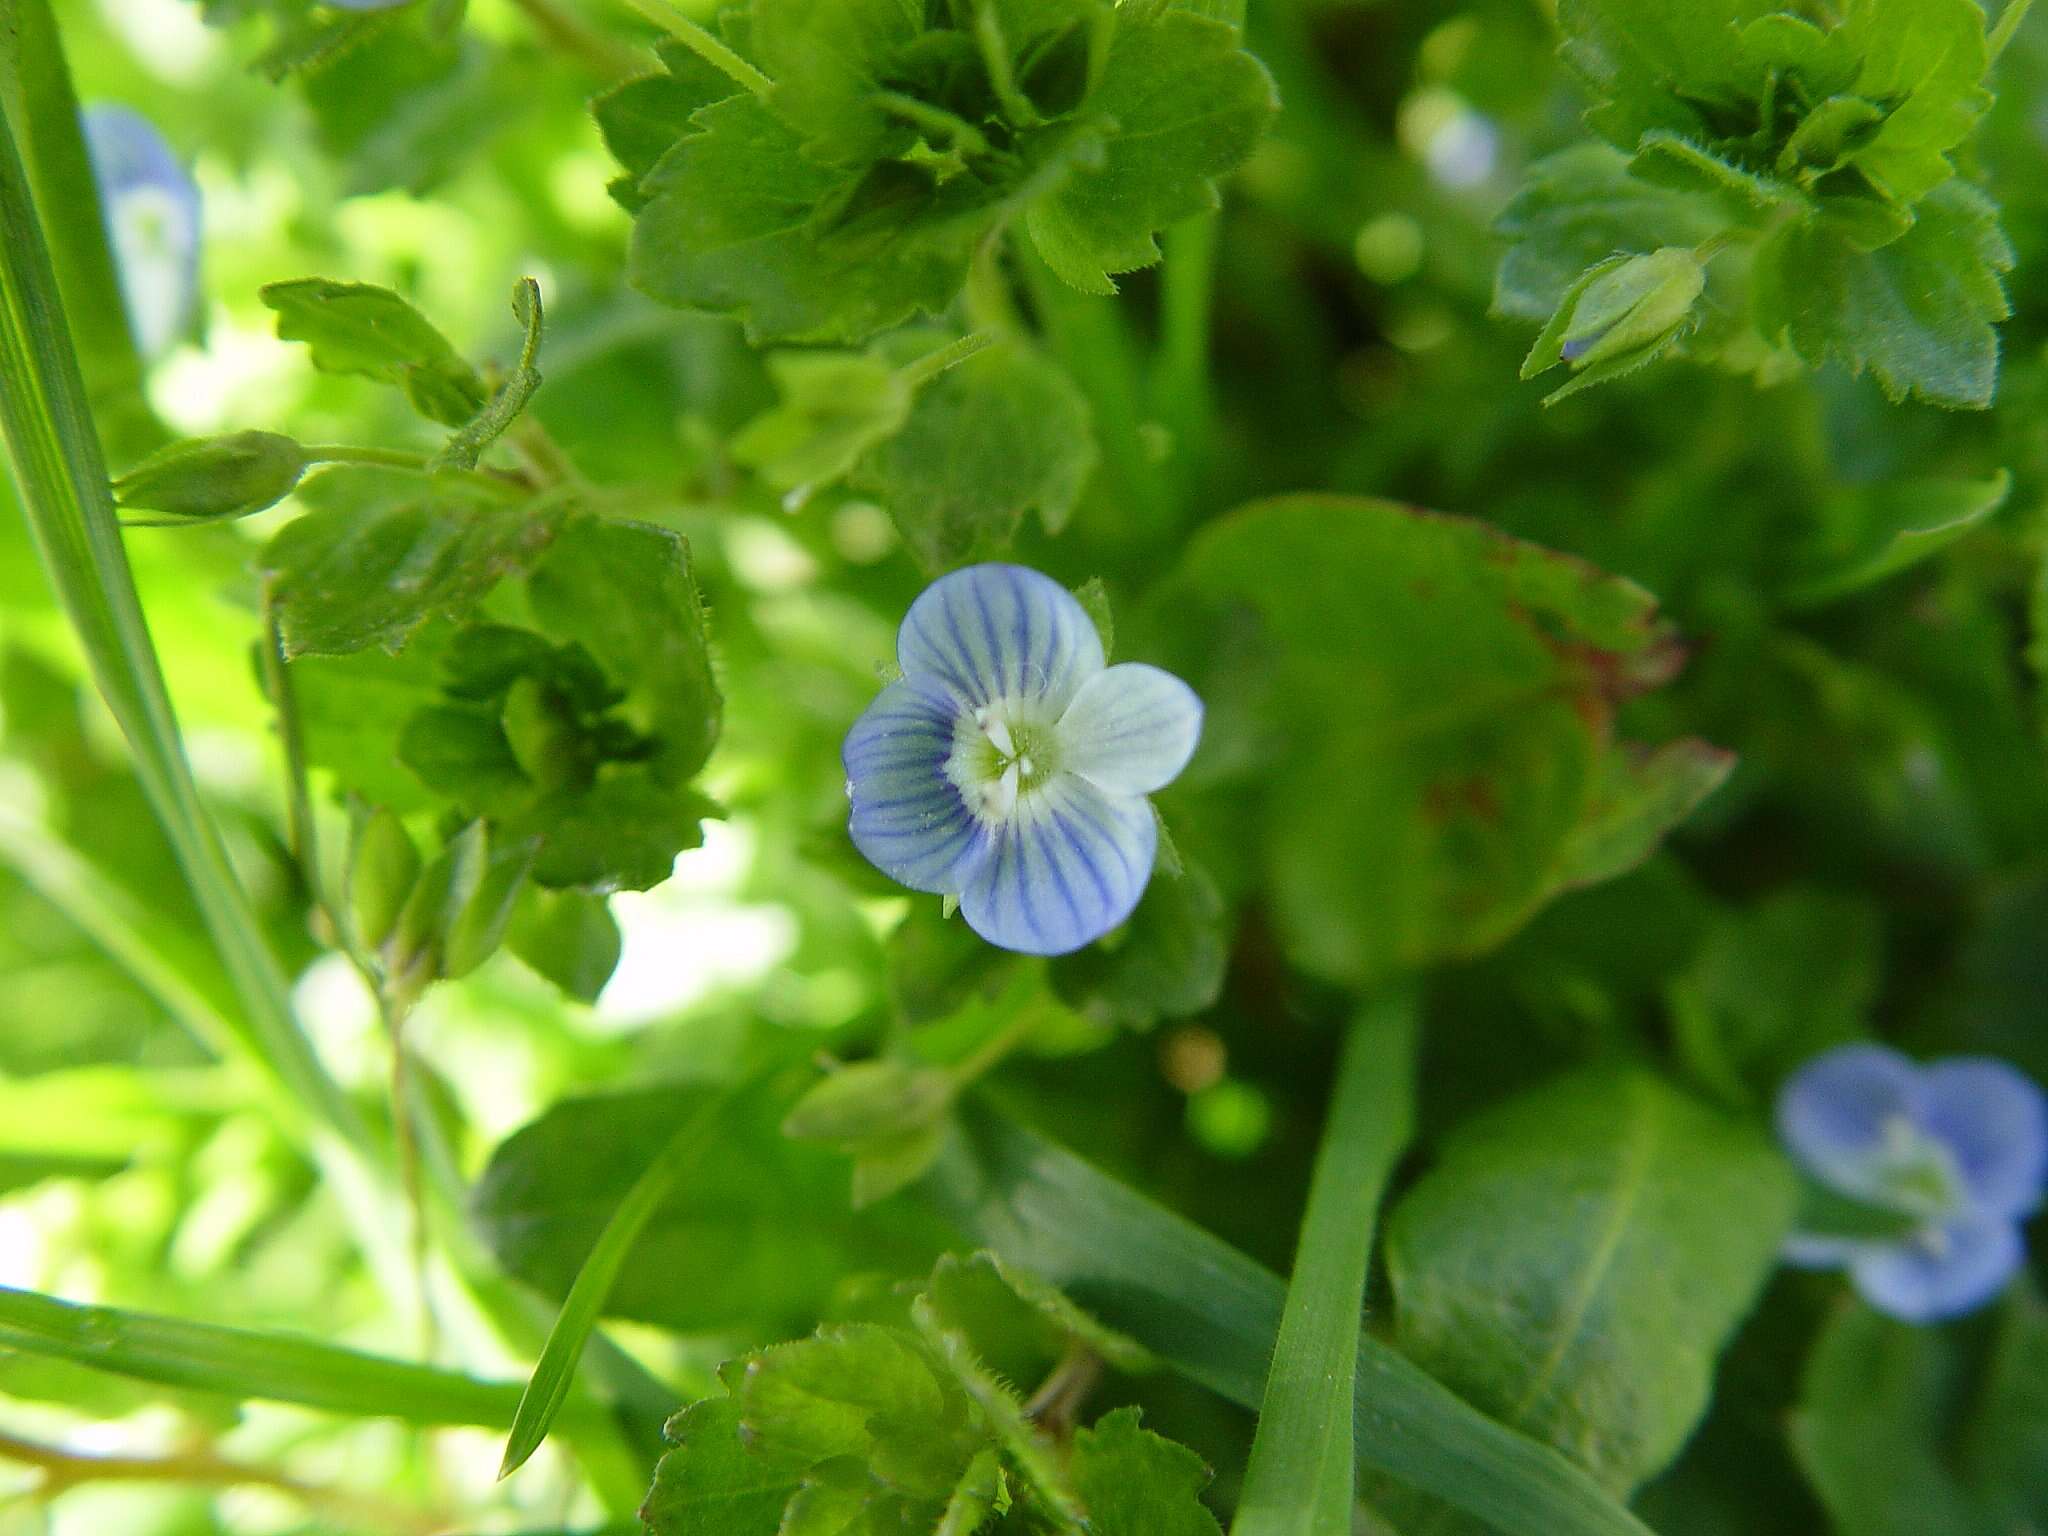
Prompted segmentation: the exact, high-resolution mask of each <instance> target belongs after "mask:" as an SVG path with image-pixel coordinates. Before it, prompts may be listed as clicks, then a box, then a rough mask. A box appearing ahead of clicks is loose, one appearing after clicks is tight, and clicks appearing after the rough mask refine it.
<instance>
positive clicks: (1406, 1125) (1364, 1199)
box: [1231, 991, 1416, 1536]
mask: <svg viewBox="0 0 2048 1536" xmlns="http://www.w3.org/2000/svg"><path fill="white" fill-rule="evenodd" d="M1415 1012H1416V1010H1415V999H1414V996H1413V995H1412V994H1411V993H1408V992H1405V991H1404V992H1401V993H1398V994H1395V995H1392V996H1388V997H1385V998H1382V999H1380V1000H1379V1001H1377V1002H1374V1003H1371V1004H1368V1005H1367V1006H1366V1007H1365V1008H1364V1009H1363V1010H1362V1011H1361V1012H1360V1013H1359V1015H1358V1017H1357V1019H1356V1020H1355V1021H1354V1022H1353V1023H1352V1025H1351V1028H1350V1032H1349V1033H1348V1035H1347V1036H1346V1038H1345V1041H1344V1051H1343V1056H1342V1058H1341V1060H1340V1061H1339V1063H1338V1066H1337V1087H1336V1092H1335V1095H1334V1097H1333V1098H1332V1099H1331V1103H1330V1118H1329V1123H1328V1125H1327V1126H1325V1128H1324V1130H1323V1144H1322V1149H1321V1151H1320V1152H1318V1153H1317V1155H1316V1166H1315V1174H1314V1177H1313V1180H1312V1181H1311V1183H1310V1186H1309V1195H1308V1211H1307V1214H1306V1215H1304V1216H1303V1218H1302V1223H1301V1244H1300V1247H1299V1248H1298V1249H1297V1250H1296V1252H1295V1259H1294V1276H1293V1279H1292V1280H1291V1281H1289V1283H1288V1287H1287V1304H1286V1307H1285V1309H1284V1310H1283V1311H1282V1313H1281V1315H1280V1336H1279V1339H1278V1341H1277V1342H1276V1343H1275V1345H1274V1346H1273V1365H1272V1369H1271V1370H1270V1371H1269V1372H1268V1374H1267V1376H1266V1390H1265V1397H1264V1400H1263V1402H1262V1403H1261V1405H1260V1408H1259V1428H1258V1433H1257V1435H1256V1436H1255V1437H1254V1438H1253V1440H1252V1453H1251V1463H1250V1465H1249V1466H1248V1467H1247V1468H1246V1470H1245V1480H1244V1493H1243V1496H1242V1497H1241V1498H1240V1500H1239V1501H1238V1506H1237V1519H1236V1521H1235V1523H1234V1524H1233V1525H1232V1526H1231V1536H1350V1532H1351V1528H1352V1504H1353V1502H1354V1499H1353V1448H1352V1435H1353V1425H1352V1403H1353V1396H1354V1392H1355V1388H1356V1381H1357V1370H1358V1318H1359V1312H1360V1310H1361V1307H1362V1305H1363V1298H1364V1292H1365V1276H1366V1268H1367V1263H1368V1260H1369V1259H1370V1257H1371V1253H1372V1232H1373V1223H1374V1219H1375V1217H1376V1216H1377V1214H1378V1211H1379V1202H1380V1192H1381V1191H1382V1190H1383V1189H1385V1188H1386V1183H1387V1175H1388V1174H1389V1173H1390V1172H1391V1171H1392V1170H1393V1166H1394V1160H1395V1159H1396V1158H1397V1157H1398V1156H1399V1155H1400V1152H1401V1149H1402V1148H1403V1147H1404V1146H1406V1145H1407V1143H1408V1138H1409V1136H1410V1134H1411V1133H1412V1131H1413V1127H1414V1119H1415Z"/></svg>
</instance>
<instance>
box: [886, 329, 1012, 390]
mask: <svg viewBox="0 0 2048 1536" xmlns="http://www.w3.org/2000/svg"><path fill="white" fill-rule="evenodd" d="M995 339H996V338H995V336H994V335H993V333H991V332H988V331H975V332H973V333H971V334H969V335H966V336H962V337H961V338H960V339H959V340H958V341H950V342H948V343H946V345H945V346H943V347H940V348H939V349H938V350H937V351H934V352H927V353H925V355H924V356H923V357H920V358H917V359H915V360H913V361H911V362H908V363H905V364H904V365H903V366H902V367H901V368H899V369H897V370H896V377H897V378H899V379H901V380H902V381H903V382H904V383H905V384H907V385H909V386H910V388H912V389H913V390H916V389H922V388H924V386H925V385H927V384H929V383H930V382H931V381H932V380H933V379H936V378H937V377H938V376H939V375H940V374H942V373H944V372H945V371H946V370H947V369H948V368H956V367H958V366H959V365H960V364H962V363H964V362H966V361H967V359H969V358H970V357H972V356H974V354H975V353H977V352H981V351H985V350H986V349H987V348H989V347H991V346H994V345H995Z"/></svg>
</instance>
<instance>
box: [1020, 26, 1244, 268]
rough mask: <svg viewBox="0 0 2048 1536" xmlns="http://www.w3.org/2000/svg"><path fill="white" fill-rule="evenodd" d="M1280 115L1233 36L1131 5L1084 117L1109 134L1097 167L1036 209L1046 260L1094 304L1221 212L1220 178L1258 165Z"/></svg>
mask: <svg viewBox="0 0 2048 1536" xmlns="http://www.w3.org/2000/svg"><path fill="white" fill-rule="evenodd" d="M1278 109H1279V102H1278V98H1277V97H1276V95H1275V93H1274V88H1273V81H1272V78H1271V77H1270V76H1269V75H1268V74H1267V73H1266V70H1265V67H1264V66H1263V65H1261V64H1260V63H1259V61H1258V60H1257V59H1255V58H1253V57H1252V56H1251V55H1250V54H1249V53H1246V52H1245V51H1244V50H1243V49H1242V48H1241V47H1240V46H1239V40H1238V35H1237V32H1236V29H1235V28H1232V27H1230V26H1227V25H1225V24H1224V23H1222V22H1217V21H1210V20H1208V19H1206V18H1204V17H1201V16H1196V15H1192V14H1190V13H1188V12H1185V11H1178V10H1162V9H1160V8H1158V7H1146V6H1135V5H1125V6H1121V7H1119V8H1118V11H1117V26H1116V33H1115V36H1114V37H1113V39H1112V40H1111V42H1110V46H1109V54H1108V57H1107V59H1106V60H1105V62H1104V64H1103V68H1102V77H1101V81H1100V83H1099V84H1098V85H1097V86H1096V88H1095V89H1094V90H1093V91H1092V92H1091V93H1090V94H1089V96H1088V98H1087V102H1086V110H1087V112H1088V113H1090V114H1098V115H1100V116H1101V117H1102V118H1104V119H1106V120H1107V123H1108V124H1109V125H1110V126H1108V127H1107V128H1106V130H1105V132H1104V134H1103V140H1102V154H1101V158H1100V161H1099V162H1098V163H1088V164H1083V165H1081V166H1078V167H1077V168H1076V169H1075V170H1074V171H1073V173H1072V174H1071V175H1069V176H1068V177H1067V178H1066V179H1065V180H1064V181H1062V182H1061V183H1060V184H1059V185H1058V186H1056V187H1055V188H1054V189H1053V190H1052V191H1051V193H1050V194H1049V195H1047V196H1046V197H1044V198H1042V199H1040V200H1039V201H1036V202H1034V203H1033V204H1032V206H1031V208H1030V211H1029V212H1028V213H1027V215H1026V224H1027V226H1028V227H1029V229H1030V231H1031V238H1032V240H1033V242H1034V243H1035V244H1036V245H1037V247H1038V251H1039V254H1040V255H1042V256H1043V257H1044V258H1045V262H1046V265H1047V266H1049V267H1051V268H1052V269H1053V271H1055V272H1057V273H1058V274H1059V275H1060V276H1061V277H1062V278H1064V279H1065V280H1066V281H1067V282H1069V283H1071V284H1073V285H1074V286H1075V287H1076V288H1079V289H1081V290H1082V291H1083V292H1086V293H1114V292H1115V291H1116V284H1115V283H1114V282H1113V281H1111V278H1112V277H1113V276H1114V274H1116V273H1119V272H1131V271H1135V270H1136V269H1138V268H1140V267H1148V266H1150V265H1152V263H1154V262H1155V261H1157V260H1158V259H1159V245H1158V242H1157V240H1156V239H1155V238H1154V237H1155V236H1156V235H1157V234H1158V233H1159V232H1160V231H1161V230H1163V229H1165V228H1166V227H1167V226H1168V225H1169V224H1175V223H1178V222H1179V221H1180V220H1182V219H1184V218H1188V217H1190V216H1192V215H1194V214H1197V213H1202V212H1205V211H1207V210H1208V209H1211V208H1214V207H1215V206H1216V202H1217V194H1216V188H1215V181H1216V178H1218V177H1220V176H1222V175H1224V174H1225V173H1226V172H1228V171H1230V170H1233V169H1235V168H1236V166H1237V165H1238V164H1239V163H1240V162H1242V161H1243V160H1244V158H1245V157H1246V156H1247V155H1248V154H1250V153H1251V150H1252V146H1253V145H1255V144H1256V143H1257V142H1258V141H1259V138H1260V136H1261V135H1262V134H1264V133H1265V131H1266V127H1267V125H1268V124H1269V123H1270V122H1271V121H1272V119H1273V115H1274V113H1275V112H1276V111H1278Z"/></svg>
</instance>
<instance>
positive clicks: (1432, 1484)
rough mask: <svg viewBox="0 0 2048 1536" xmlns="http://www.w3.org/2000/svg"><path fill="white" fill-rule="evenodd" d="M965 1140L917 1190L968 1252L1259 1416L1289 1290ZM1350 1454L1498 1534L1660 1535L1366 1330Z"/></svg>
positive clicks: (1135, 1211) (1042, 1161)
mask: <svg viewBox="0 0 2048 1536" xmlns="http://www.w3.org/2000/svg"><path fill="white" fill-rule="evenodd" d="M964 1130H965V1134H963V1135H962V1136H960V1137H958V1138H956V1139H955V1143H954V1145H953V1146H952V1147H950V1148H949V1149H948V1152H947V1155H946V1157H945V1159H944V1160H943V1161H942V1162H941V1163H940V1164H939V1166H938V1168H937V1169H936V1170H934V1173H933V1175H932V1177H931V1178H929V1179H928V1180H927V1181H926V1182H925V1184H924V1185H923V1186H922V1187H923V1189H924V1190H925V1191H926V1193H927V1194H928V1195H929V1196H930V1197H931V1198H932V1199H933V1200H934V1201H935V1202H936V1203H937V1204H938V1206H939V1207H940V1209H941V1210H943V1211H944V1212H945V1213H946V1215H947V1216H949V1217H950V1218H951V1219H952V1220H953V1221H954V1222H955V1223H956V1224H957V1225H958V1226H959V1227H960V1229H961V1231H962V1232H963V1233H964V1234H965V1235H966V1236H967V1237H969V1238H970V1239H971V1240H972V1241H974V1242H977V1243H980V1244H982V1245H984V1246H986V1247H989V1248H992V1249H994V1250H995V1251H996V1252H997V1253H998V1254H999V1255H1001V1256H1002V1257H1004V1258H1007V1259H1009V1260H1011V1261H1012V1262H1014V1263H1016V1264H1019V1265H1022V1266H1024V1267H1026V1268H1028V1269H1029V1270H1031V1271H1032V1273H1034V1274H1037V1275H1039V1276H1042V1277H1043V1278H1044V1279H1046V1280H1048V1281H1050V1282H1051V1283H1052V1284H1054V1285H1057V1286H1059V1287H1061V1288H1062V1289H1063V1290H1065V1291H1066V1292H1067V1293H1068V1294H1069V1295H1070V1296H1072V1297H1073V1298H1074V1300H1075V1301H1076V1302H1077V1303H1079V1304H1080V1305H1081V1306H1083V1307H1086V1308H1087V1309H1088V1310H1089V1311H1091V1312H1093V1313H1095V1314H1096V1316H1098V1317H1100V1318H1101V1319H1102V1320H1103V1321H1104V1322H1105V1323H1107V1324H1109V1326H1110V1327H1112V1328H1116V1329H1119V1330H1120V1331H1122V1332H1124V1333H1127V1334H1129V1335H1130V1336H1131V1337H1132V1338H1134V1339H1136V1340H1138V1342H1140V1343H1141V1344H1144V1345H1145V1346H1146V1347H1147V1348H1149V1349H1151V1350H1152V1351H1153V1352H1154V1353H1155V1354H1157V1355H1158V1356H1159V1357H1160V1358H1161V1359H1163V1360H1165V1361H1167V1362H1168V1363H1169V1364H1170V1365H1172V1366H1173V1367H1174V1368H1175V1369H1176V1370H1178V1371H1180V1372H1181V1374H1183V1375H1185V1376H1187V1377H1188V1378H1189V1379H1191V1380H1193V1381H1197V1382H1200V1383H1201V1384H1202V1385H1203V1386H1206V1387H1208V1388H1209V1389H1210V1390H1211V1391H1213V1392H1215V1393H1217V1394H1218V1395H1220V1396H1222V1397H1226V1398H1228V1399H1230V1400H1231V1401H1232V1402H1235V1403H1241V1404H1243V1405H1244V1406H1245V1407H1247V1408H1256V1407H1258V1405H1259V1400H1260V1397H1261V1396H1262V1394H1263V1391H1264V1388H1265V1382H1266V1368H1267V1364H1268V1362H1269V1361H1270V1360H1271V1359H1272V1355H1273V1345H1274V1340H1275V1337H1276V1336H1277V1335H1278V1333H1279V1331H1280V1319H1281V1312H1282V1307H1283V1305H1284V1303H1285V1299H1286V1286H1285V1285H1284V1284H1283V1283H1282V1282H1281V1280H1280V1277H1279V1276H1278V1275H1275V1274H1274V1273H1273V1272H1272V1271H1271V1270H1269V1269H1266V1268H1265V1267H1264V1266H1263V1265H1261V1264H1259V1263H1257V1262H1256V1261H1255V1260H1253V1259H1250V1258H1247V1257H1246V1256H1245V1255H1244V1254H1242V1253H1240V1252H1238V1251H1237V1250H1236V1249H1235V1248H1232V1247H1231V1246H1230V1245H1229V1244H1228V1243H1225V1242H1223V1241H1221V1240H1220V1239H1218V1238H1215V1237H1212V1236H1210V1235H1209V1234H1208V1233H1207V1232H1204V1231H1203V1230H1202V1229H1201V1228H1200V1227H1197V1226H1196V1225H1195V1224H1194V1223H1193V1222H1190V1221H1187V1220H1186V1219H1184V1218H1182V1217H1180V1216H1176V1215H1175V1214H1173V1212H1171V1211H1168V1210H1166V1209H1164V1208H1162V1207H1161V1206H1158V1205H1155V1204H1154V1203H1153V1202H1152V1201H1150V1200H1148V1199H1146V1198H1145V1197H1144V1196H1143V1195H1141V1194H1139V1193H1138V1192H1137V1191H1136V1190H1134V1189H1131V1188H1129V1187H1128V1186H1127V1185H1124V1184H1121V1183H1119V1182H1118V1181H1117V1180H1115V1179H1113V1178H1111V1177H1109V1176H1108V1175H1107V1174H1105V1173H1103V1172H1101V1171H1100V1170H1099V1169H1096V1168H1094V1167H1092V1166H1090V1165H1089V1164H1088V1163H1085V1162H1083V1161H1082V1160H1081V1159H1080V1158H1078V1157H1076V1156H1074V1155H1073V1154H1072V1153H1071V1152H1068V1151H1066V1150H1065V1149H1063V1148H1061V1147H1059V1146H1057V1145H1055V1144H1054V1143H1052V1142H1049V1141H1047V1140H1045V1139H1044V1138H1043V1137H1041V1136H1038V1135H1036V1134H1035V1133H1033V1132H1031V1131H1028V1130H1026V1129H1024V1128H1023V1127H1022V1126H1020V1125H1018V1124H1016V1123H1015V1122H1014V1121H1011V1120H1009V1119H1007V1118H1005V1117H1003V1116H1001V1115H1000V1114H992V1113H980V1114H972V1115H969V1116H967V1117H966V1122H965V1127H964ZM1357 1371H1358V1375H1357V1383H1356V1387H1355V1390H1354V1392H1353V1396H1352V1412H1353V1415H1354V1422H1353V1426H1352V1443H1353V1449H1354V1451H1355V1453H1356V1455H1357V1458H1358V1460H1359V1462H1360V1463H1361V1464H1363V1465H1365V1466H1368V1467H1372V1468H1375V1469H1377V1470H1379V1471H1382V1472H1385V1473H1388V1474H1390V1475H1391V1476H1394V1477H1397V1478H1399V1479H1400V1480H1401V1481H1403V1482H1406V1483H1409V1484H1411V1485H1413V1486H1414V1487H1417V1488H1420V1489H1423V1490H1424V1491H1426V1492H1429V1493H1433V1494H1435V1495H1437V1496H1438V1497H1439V1498H1441V1499H1443V1500H1445V1501H1446V1502H1447V1503H1450V1504H1453V1505H1455V1506H1457V1507H1458V1508H1460V1509H1463V1510H1465V1511H1467V1512H1468V1513H1470V1514H1473V1515H1476V1516H1478V1517H1479V1518H1480V1519H1482V1520H1484V1521H1486V1522H1488V1523H1489V1524H1490V1525H1492V1526H1493V1527H1495V1529H1497V1530H1498V1531H1500V1532H1501V1533H1502V1536H1649V1528H1648V1527H1647V1526H1645V1525H1644V1524H1643V1523H1642V1522H1641V1521H1640V1520H1638V1519H1636V1517H1635V1516H1634V1515H1632V1514H1630V1513H1629V1512H1628V1511H1627V1510H1626V1509H1624V1508H1623V1507H1622V1506H1621V1505H1620V1504H1619V1503H1617V1502H1616V1501H1615V1500H1614V1499H1613V1498H1612V1497H1611V1496H1610V1495H1609V1494H1608V1493H1607V1492H1606V1490H1605V1489H1603V1488H1601V1487H1600V1485H1599V1484H1598V1483H1596V1482H1594V1481H1593V1479H1592V1478H1591V1477H1589V1476H1588V1475H1587V1474H1586V1473H1585V1472H1583V1471H1581V1470H1580V1469H1579V1468H1578V1467H1576V1466H1574V1465H1572V1463H1571V1462H1569V1461H1567V1460H1566V1459H1565V1458H1564V1457H1563V1456H1561V1455H1560V1454H1558V1453H1557V1452H1556V1451H1554V1450H1552V1449H1551V1448H1550V1447H1549V1446H1546V1445H1542V1444H1540V1443H1538V1442H1537V1441H1535V1440H1531V1439H1530V1438H1529V1437H1528V1436H1526V1435H1523V1434H1519V1433H1517V1432H1516V1431H1514V1430H1512V1429H1509V1428H1508V1427H1507V1426H1506V1425H1505V1424H1502V1423H1500V1422H1499V1421H1498V1420H1496V1419H1491V1418H1488V1417H1487V1416H1486V1415H1485V1414H1483V1413H1481V1412H1480V1411H1479V1410H1478V1409H1476V1408H1474V1407H1473V1406H1472V1405H1471V1404H1469V1403H1467V1402H1466V1401H1465V1400H1464V1399H1463V1398H1461V1397H1459V1396H1458V1395H1457V1394H1456V1393H1454V1392H1452V1391H1451V1390H1450V1389H1449V1388H1448V1387H1445V1386H1444V1385H1443V1384H1442V1383H1441V1382H1439V1381H1437V1380H1436V1379H1435V1378H1434V1377H1432V1376H1431V1375H1429V1374H1428V1373H1427V1372H1426V1371H1424V1370H1423V1369H1422V1368H1421V1367H1420V1366H1417V1365H1415V1364H1414V1363H1413V1362H1412V1361H1410V1360H1408V1359H1407V1358H1406V1357H1405V1356H1403V1355H1400V1354H1398V1353H1396V1352H1395V1351H1394V1350H1393V1349H1391V1348H1389V1347H1388V1346H1386V1345H1384V1344H1382V1343H1380V1342H1379V1341H1378V1340H1377V1339H1374V1338H1372V1337H1370V1336H1369V1335H1366V1334H1363V1333H1361V1334H1360V1335H1359V1337H1358V1367H1357Z"/></svg>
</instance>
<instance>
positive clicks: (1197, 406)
mask: <svg viewBox="0 0 2048 1536" xmlns="http://www.w3.org/2000/svg"><path fill="white" fill-rule="evenodd" d="M1218 229H1219V221H1218V219H1217V217H1216V215H1215V214H1213V213H1203V214H1197V215H1196V216H1195V217H1194V218H1191V219H1184V220H1182V221H1181V222H1180V223H1178V224H1176V225H1174V226H1173V228H1171V229H1169V230H1168V231H1167V232H1166V246H1165V264H1164V265H1163V266H1162V268H1161V269H1160V288H1159V330H1160V341H1159V359H1158V362H1157V363H1156V364H1155V366H1154V371H1153V381H1154V382H1153V391H1152V398H1153V399H1155V400H1157V401H1159V402H1161V409H1162V411H1163V412H1165V413H1167V414H1168V415H1170V417H1171V420H1170V421H1169V423H1168V425H1169V426H1170V427H1171V429H1172V432H1173V465H1174V468H1175V470H1176V471H1177V477H1176V478H1177V480H1178V482H1179V484H1178V489H1179V491H1180V492H1181V499H1182V500H1183V501H1185V499H1186V496H1187V493H1188V492H1189V491H1190V490H1192V489H1193V488H1194V487H1195V486H1196V485H1198V484H1199V483H1200V482H1201V478H1202V469H1203V466H1204V465H1205V463H1206V462H1207V460H1208V455H1209V442H1210V437H1211V435H1212V433H1213V431H1214V427H1215V392H1214V390H1213V389H1212V388H1211V386H1210V364H1209V345H1210V324H1209V317H1210V314H1211V312H1212V310H1213V308H1214V305H1215V288H1216V237H1217V231H1218Z"/></svg>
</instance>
